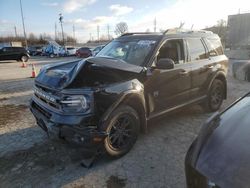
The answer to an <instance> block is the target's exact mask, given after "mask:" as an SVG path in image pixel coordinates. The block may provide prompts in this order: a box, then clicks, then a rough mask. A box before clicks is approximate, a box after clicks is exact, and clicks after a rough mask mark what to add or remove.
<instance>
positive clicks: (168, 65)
mask: <svg viewBox="0 0 250 188" xmlns="http://www.w3.org/2000/svg"><path fill="white" fill-rule="evenodd" d="M156 68H158V69H173V68H174V61H173V60H172V59H169V58H161V59H159V60H158V61H157V63H156Z"/></svg>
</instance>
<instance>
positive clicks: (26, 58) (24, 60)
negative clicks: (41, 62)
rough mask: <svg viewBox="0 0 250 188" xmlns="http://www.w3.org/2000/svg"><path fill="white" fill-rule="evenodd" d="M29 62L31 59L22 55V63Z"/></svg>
mask: <svg viewBox="0 0 250 188" xmlns="http://www.w3.org/2000/svg"><path fill="white" fill-rule="evenodd" d="M28 60H29V57H28V56H27V55H22V56H21V58H20V61H22V62H27V61H28Z"/></svg>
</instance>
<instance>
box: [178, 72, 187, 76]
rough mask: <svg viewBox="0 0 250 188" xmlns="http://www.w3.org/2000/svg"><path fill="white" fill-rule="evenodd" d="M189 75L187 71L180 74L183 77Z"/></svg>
mask: <svg viewBox="0 0 250 188" xmlns="http://www.w3.org/2000/svg"><path fill="white" fill-rule="evenodd" d="M187 74H188V72H187V71H180V72H179V75H181V76H185V75H187Z"/></svg>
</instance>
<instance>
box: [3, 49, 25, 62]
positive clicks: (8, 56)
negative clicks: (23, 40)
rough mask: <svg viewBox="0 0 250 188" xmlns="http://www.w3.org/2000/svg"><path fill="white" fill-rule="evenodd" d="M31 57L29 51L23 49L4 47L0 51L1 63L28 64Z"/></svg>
mask: <svg viewBox="0 0 250 188" xmlns="http://www.w3.org/2000/svg"><path fill="white" fill-rule="evenodd" d="M29 57H30V56H29V53H28V51H27V50H26V49H25V48H23V47H3V48H1V49H0V61H3V60H16V61H23V62H27V61H28V60H29Z"/></svg>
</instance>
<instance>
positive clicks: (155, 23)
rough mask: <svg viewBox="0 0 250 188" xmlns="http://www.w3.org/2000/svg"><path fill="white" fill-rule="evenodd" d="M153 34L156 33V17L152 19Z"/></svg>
mask: <svg viewBox="0 0 250 188" xmlns="http://www.w3.org/2000/svg"><path fill="white" fill-rule="evenodd" d="M154 32H156V17H155V19H154Z"/></svg>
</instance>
